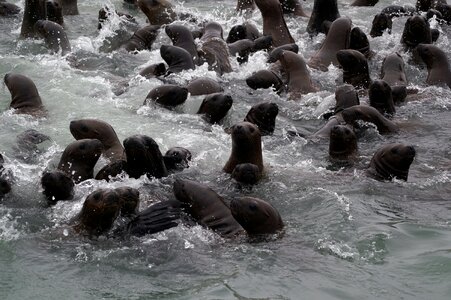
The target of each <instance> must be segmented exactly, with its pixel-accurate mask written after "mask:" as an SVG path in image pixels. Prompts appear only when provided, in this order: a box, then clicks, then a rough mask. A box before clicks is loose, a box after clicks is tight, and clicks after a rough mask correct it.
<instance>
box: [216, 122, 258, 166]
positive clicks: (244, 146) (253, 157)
mask: <svg viewBox="0 0 451 300" xmlns="http://www.w3.org/2000/svg"><path fill="white" fill-rule="evenodd" d="M231 129H232V152H231V154H230V157H229V159H228V160H227V163H226V164H225V166H224V168H223V170H224V171H225V172H226V173H229V174H230V173H232V172H233V169H234V168H235V167H236V165H239V164H242V163H251V164H254V165H256V166H258V168H259V170H260V172H263V155H262V142H261V133H260V130H259V129H258V127H257V126H256V125H254V124H252V123H249V122H241V123H237V124H235V125H233V126H232V128H231Z"/></svg>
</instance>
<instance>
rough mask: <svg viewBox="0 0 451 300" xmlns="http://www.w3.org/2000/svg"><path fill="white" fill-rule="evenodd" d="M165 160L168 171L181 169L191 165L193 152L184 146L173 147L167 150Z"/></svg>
mask: <svg viewBox="0 0 451 300" xmlns="http://www.w3.org/2000/svg"><path fill="white" fill-rule="evenodd" d="M163 160H164V165H165V166H166V169H167V170H168V171H181V170H183V169H185V168H188V167H189V165H188V163H189V161H190V160H191V152H190V151H189V150H188V149H186V148H183V147H172V148H170V149H169V150H168V151H166V153H165V154H164V156H163Z"/></svg>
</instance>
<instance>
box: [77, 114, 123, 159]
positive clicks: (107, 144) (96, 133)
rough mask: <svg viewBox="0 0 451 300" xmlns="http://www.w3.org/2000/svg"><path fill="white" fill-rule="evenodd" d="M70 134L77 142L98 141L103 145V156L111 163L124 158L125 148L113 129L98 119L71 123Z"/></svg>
mask: <svg viewBox="0 0 451 300" xmlns="http://www.w3.org/2000/svg"><path fill="white" fill-rule="evenodd" d="M69 129H70V132H71V133H72V136H73V137H74V138H75V139H76V140H81V139H98V140H99V141H100V142H101V143H102V145H103V152H102V153H103V155H104V156H105V157H106V158H108V159H109V160H111V161H115V160H120V159H123V158H124V147H122V144H121V142H120V141H119V138H118V137H117V134H116V132H115V131H114V129H113V127H112V126H111V125H110V124H108V123H107V122H105V121H101V120H97V119H80V120H74V121H71V122H70V125H69Z"/></svg>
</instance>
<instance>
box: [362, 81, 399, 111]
mask: <svg viewBox="0 0 451 300" xmlns="http://www.w3.org/2000/svg"><path fill="white" fill-rule="evenodd" d="M368 97H369V100H370V105H371V106H372V107H374V108H375V109H377V110H378V111H379V112H380V113H381V114H383V115H385V116H387V117H391V116H393V115H394V114H395V112H396V110H395V103H394V102H393V96H392V90H391V87H390V85H388V83H387V82H385V81H384V80H374V81H373V82H372V83H371V84H370V87H369V89H368Z"/></svg>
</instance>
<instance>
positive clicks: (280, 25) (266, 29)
mask: <svg viewBox="0 0 451 300" xmlns="http://www.w3.org/2000/svg"><path fill="white" fill-rule="evenodd" d="M255 4H257V7H258V9H259V10H260V12H261V14H262V17H263V35H270V36H271V37H272V41H273V46H274V47H278V46H282V45H284V44H292V43H294V39H293V37H292V36H291V34H290V31H289V30H288V27H287V24H286V23H285V19H284V17H283V11H282V6H281V5H280V3H279V1H278V0H255Z"/></svg>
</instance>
